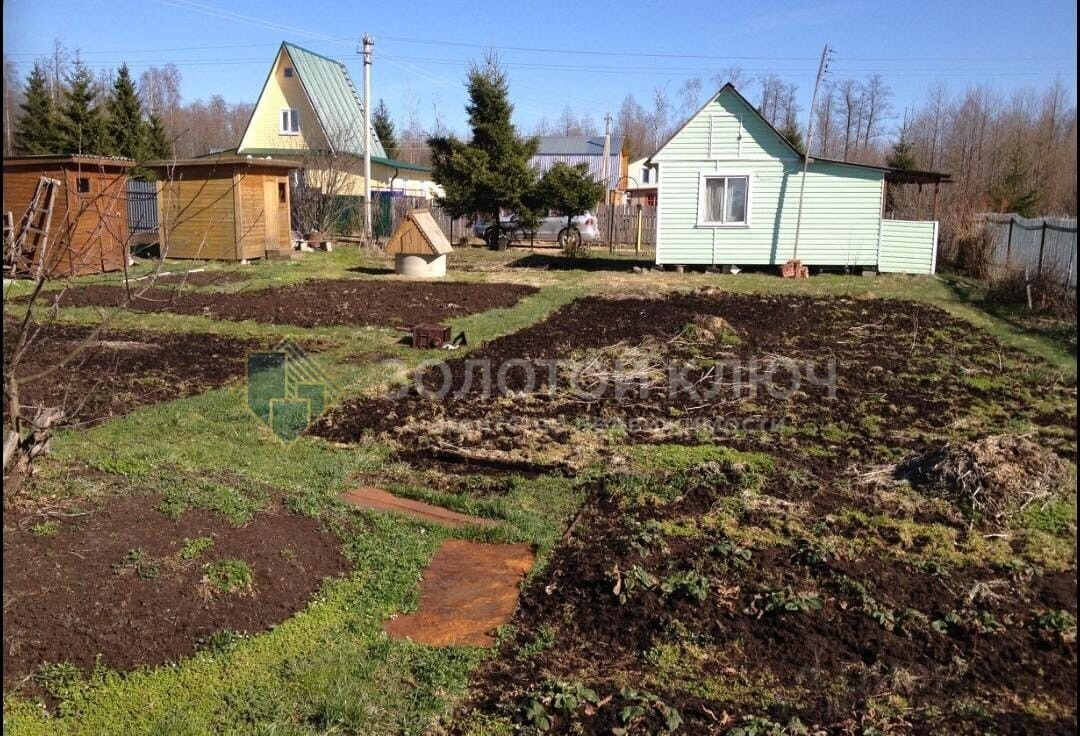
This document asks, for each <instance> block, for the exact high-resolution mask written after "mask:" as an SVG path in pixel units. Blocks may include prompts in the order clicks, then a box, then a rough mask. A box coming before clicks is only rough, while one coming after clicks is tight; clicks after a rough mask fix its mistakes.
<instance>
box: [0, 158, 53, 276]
mask: <svg viewBox="0 0 1080 736" xmlns="http://www.w3.org/2000/svg"><path fill="white" fill-rule="evenodd" d="M59 188H60V182H59V181H58V180H56V179H50V178H49V177H47V176H43V177H41V179H39V180H38V183H37V186H35V187H34V196H33V197H32V198H31V199H30V206H29V207H27V208H26V212H24V213H23V216H22V218H21V219H20V220H19V226H18V227H17V228H15V230H14V233H13V234H12V236H11V239H10V241H8V240H7V239H5V246H7V248H8V250H7V252H6V253H5V255H4V270H5V271H10V272H12V273H28V272H29V273H32V275H33V276H34V278H40V277H41V276H43V275H45V274H44V271H45V256H46V250H47V248H48V245H49V228H50V226H51V225H52V214H53V205H54V204H55V203H56V192H57V190H58V189H59ZM5 224H6V222H5ZM35 258H36V260H37V264H36V265H33V263H32V262H33V261H34V260H35Z"/></svg>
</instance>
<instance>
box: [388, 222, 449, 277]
mask: <svg viewBox="0 0 1080 736" xmlns="http://www.w3.org/2000/svg"><path fill="white" fill-rule="evenodd" d="M452 250H453V248H451V247H450V241H449V240H447V239H446V235H444V234H443V231H442V228H440V227H439V225H438V223H436V222H435V218H434V217H432V216H431V212H430V211H428V210H417V211H415V212H410V213H409V214H408V216H407V217H406V218H405V220H404V221H402V223H401V224H400V225H398V227H397V229H396V230H395V231H394V234H393V235H391V236H390V242H388V243H387V244H386V252H387V253H388V254H391V255H393V256H394V270H395V271H397V273H399V274H401V275H402V276H413V277H417V278H438V277H440V276H445V275H446V254H447V253H449V252H450V251H452Z"/></svg>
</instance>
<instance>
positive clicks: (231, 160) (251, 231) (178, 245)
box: [149, 154, 300, 261]
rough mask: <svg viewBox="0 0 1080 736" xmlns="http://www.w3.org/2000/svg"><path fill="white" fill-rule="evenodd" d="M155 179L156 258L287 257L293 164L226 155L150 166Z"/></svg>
mask: <svg viewBox="0 0 1080 736" xmlns="http://www.w3.org/2000/svg"><path fill="white" fill-rule="evenodd" d="M149 166H150V168H152V169H153V170H154V172H155V173H156V174H157V177H158V191H157V206H158V222H159V223H160V228H161V255H162V256H164V257H168V258H202V259H208V260H222V261H246V260H249V259H252V258H275V257H289V255H291V253H292V238H291V230H292V225H291V221H292V218H291V214H290V213H291V206H292V202H291V194H290V190H289V172H290V171H292V170H293V169H297V168H299V167H300V164H299V163H297V162H295V161H288V160H285V159H273V158H254V157H248V156H237V155H236V154H227V155H219V156H207V157H204V158H193V159H186V160H182V161H156V162H153V163H151V164H149Z"/></svg>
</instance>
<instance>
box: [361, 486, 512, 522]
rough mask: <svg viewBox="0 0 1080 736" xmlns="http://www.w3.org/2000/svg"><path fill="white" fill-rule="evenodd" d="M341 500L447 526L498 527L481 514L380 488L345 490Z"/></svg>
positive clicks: (372, 509) (362, 507) (364, 507)
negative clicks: (446, 506)
mask: <svg viewBox="0 0 1080 736" xmlns="http://www.w3.org/2000/svg"><path fill="white" fill-rule="evenodd" d="M340 498H341V500H342V501H344V502H345V503H347V504H349V505H350V506H356V507H357V508H361V509H369V510H371V511H384V512H387V513H392V514H401V515H403V516H408V517H410V518H413V519H419V520H421V521H429V522H432V523H434V524H442V525H443V526H449V527H455V528H457V527H463V526H486V527H493V526H498V525H499V524H498V522H497V521H494V520H492V519H484V518H482V517H480V516H469V515H468V514H461V513H458V512H457V511H451V510H450V509H447V508H443V507H442V506H435V505H432V504H430V503H424V502H423V501H414V500H412V499H409V498H401V497H400V496H395V495H394V494H393V493H390V492H389V491H384V490H383V489H381V488H357V489H355V490H352V491H346V492H345V493H342V494H341V496H340Z"/></svg>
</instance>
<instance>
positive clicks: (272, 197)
mask: <svg viewBox="0 0 1080 736" xmlns="http://www.w3.org/2000/svg"><path fill="white" fill-rule="evenodd" d="M279 206H280V205H278V187H277V180H275V179H271V178H266V179H263V225H264V226H265V227H266V249H267V250H268V251H277V250H280V249H281V243H280V242H279V238H278V226H279V223H278V208H279Z"/></svg>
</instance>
